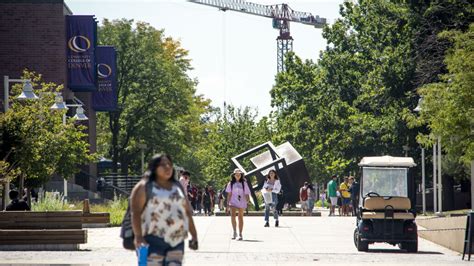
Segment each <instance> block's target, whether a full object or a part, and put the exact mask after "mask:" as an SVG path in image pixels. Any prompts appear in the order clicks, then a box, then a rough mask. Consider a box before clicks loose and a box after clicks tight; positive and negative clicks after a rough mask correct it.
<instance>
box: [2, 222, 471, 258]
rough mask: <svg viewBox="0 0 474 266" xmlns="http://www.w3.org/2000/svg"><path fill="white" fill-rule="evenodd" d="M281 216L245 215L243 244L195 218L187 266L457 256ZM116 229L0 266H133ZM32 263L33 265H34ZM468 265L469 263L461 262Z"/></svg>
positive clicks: (339, 225)
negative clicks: (195, 246)
mask: <svg viewBox="0 0 474 266" xmlns="http://www.w3.org/2000/svg"><path fill="white" fill-rule="evenodd" d="M326 215H327V214H323V217H281V218H280V227H279V228H275V227H273V221H272V220H271V227H270V228H264V227H263V224H264V222H263V217H245V228H244V241H236V240H231V238H230V237H231V233H232V229H231V226H230V218H229V217H202V216H201V217H196V218H195V220H196V224H197V228H198V233H199V241H200V249H199V251H190V250H186V261H185V265H258V266H263V265H334V264H341V265H366V264H377V265H381V264H382V263H383V264H384V265H458V264H461V263H463V262H462V261H461V257H460V255H459V254H457V253H455V252H452V251H450V250H447V249H445V248H443V247H441V246H438V245H435V244H433V243H431V242H429V241H426V240H423V239H420V240H419V250H420V252H419V253H417V254H409V253H406V252H404V251H401V250H399V249H398V248H397V247H393V246H390V245H386V244H377V245H371V246H370V249H371V250H370V252H367V253H364V252H358V251H357V250H356V248H355V247H354V243H353V239H352V234H353V231H354V227H355V218H354V217H327V216H326ZM118 235H119V228H102V229H100V228H98V229H89V243H88V244H86V245H83V246H82V247H81V248H82V251H78V252H0V264H1V265H38V264H42V265H44V264H63V265H65V264H69V265H71V264H72V265H136V258H135V255H134V253H133V252H129V251H126V250H124V249H122V247H121V239H120V238H119V237H118ZM33 263H35V264H33ZM464 263H467V262H464Z"/></svg>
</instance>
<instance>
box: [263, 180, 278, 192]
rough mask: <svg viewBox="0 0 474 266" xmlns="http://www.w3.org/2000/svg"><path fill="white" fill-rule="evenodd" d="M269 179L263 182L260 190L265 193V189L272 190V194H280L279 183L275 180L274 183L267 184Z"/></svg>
mask: <svg viewBox="0 0 474 266" xmlns="http://www.w3.org/2000/svg"><path fill="white" fill-rule="evenodd" d="M269 181H270V179H267V180H265V183H264V184H263V188H262V190H265V191H266V188H269V189H272V193H277V194H278V193H280V190H281V183H280V180H278V179H275V181H274V183H273V184H272V183H270V182H269Z"/></svg>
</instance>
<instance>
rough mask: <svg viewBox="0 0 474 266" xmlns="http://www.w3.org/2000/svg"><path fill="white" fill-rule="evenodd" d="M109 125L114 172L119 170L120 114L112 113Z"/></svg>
mask: <svg viewBox="0 0 474 266" xmlns="http://www.w3.org/2000/svg"><path fill="white" fill-rule="evenodd" d="M109 126H110V131H111V132H112V152H111V153H112V172H113V173H117V172H118V165H117V164H118V161H119V151H118V147H119V145H118V137H119V132H120V126H119V114H118V113H110V116H109Z"/></svg>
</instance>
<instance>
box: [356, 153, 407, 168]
mask: <svg viewBox="0 0 474 266" xmlns="http://www.w3.org/2000/svg"><path fill="white" fill-rule="evenodd" d="M359 166H386V167H396V166H398V167H414V166H416V163H415V162H414V161H413V158H411V157H392V156H375V157H364V158H362V160H361V161H360V163H359Z"/></svg>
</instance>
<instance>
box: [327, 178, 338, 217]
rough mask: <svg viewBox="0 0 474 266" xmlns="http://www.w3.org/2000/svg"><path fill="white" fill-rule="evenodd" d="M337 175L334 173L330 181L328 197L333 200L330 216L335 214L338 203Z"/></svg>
mask: <svg viewBox="0 0 474 266" xmlns="http://www.w3.org/2000/svg"><path fill="white" fill-rule="evenodd" d="M336 180H337V176H336V175H333V176H332V177H331V181H329V182H328V186H327V187H328V197H329V199H330V200H331V207H330V209H329V216H334V215H335V214H334V212H335V209H336V205H337V181H336Z"/></svg>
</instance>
